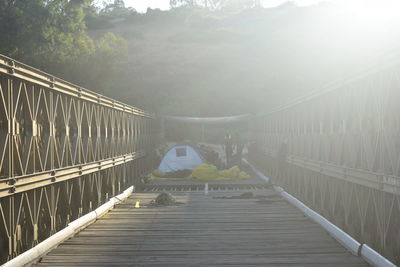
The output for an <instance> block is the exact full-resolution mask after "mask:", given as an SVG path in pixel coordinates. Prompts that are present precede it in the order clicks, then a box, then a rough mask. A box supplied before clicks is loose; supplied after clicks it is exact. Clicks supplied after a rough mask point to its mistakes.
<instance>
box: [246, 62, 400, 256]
mask: <svg viewBox="0 0 400 267" xmlns="http://www.w3.org/2000/svg"><path fill="white" fill-rule="evenodd" d="M399 100H400V68H399V65H392V66H391V67H389V68H385V69H381V70H379V71H377V72H369V73H368V75H360V76H359V77H357V78H354V79H351V80H348V81H345V82H342V83H337V84H336V85H334V86H332V87H331V88H330V89H329V90H325V91H324V92H323V93H320V94H317V95H314V96H312V97H308V98H305V99H303V100H301V101H297V102H296V103H294V104H292V105H287V106H285V107H283V108H280V109H277V110H276V111H274V112H271V113H269V114H266V115H263V116H258V117H256V118H255V119H254V120H253V122H252V123H251V131H250V132H252V133H253V140H254V141H255V142H256V143H255V145H253V150H252V160H253V161H254V162H257V163H258V166H259V167H260V168H263V169H264V171H265V172H266V173H267V174H268V175H269V176H271V178H272V179H273V181H274V183H276V184H278V185H281V186H283V187H284V188H285V189H286V190H287V191H288V192H290V193H291V194H293V195H294V196H296V197H297V198H298V199H300V200H301V201H303V202H304V203H305V204H306V205H308V206H309V207H311V208H313V209H314V210H316V211H317V212H319V213H320V214H322V215H323V216H325V217H327V218H328V219H329V220H330V221H332V222H333V223H335V224H336V225H337V226H339V227H340V228H342V229H344V230H345V231H346V232H348V233H349V234H351V235H352V236H353V237H355V238H356V239H357V240H358V241H360V242H361V243H367V244H368V245H370V246H371V247H373V248H374V249H376V250H377V251H379V252H380V253H381V254H382V255H384V256H386V257H387V258H389V259H391V260H393V261H395V262H396V263H400V231H399V230H398V225H399V221H400V102H399ZM257 157H258V158H257Z"/></svg>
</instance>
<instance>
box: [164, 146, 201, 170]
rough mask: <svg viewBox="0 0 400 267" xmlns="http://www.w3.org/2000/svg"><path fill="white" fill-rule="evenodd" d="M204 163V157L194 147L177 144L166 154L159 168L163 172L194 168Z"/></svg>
mask: <svg viewBox="0 0 400 267" xmlns="http://www.w3.org/2000/svg"><path fill="white" fill-rule="evenodd" d="M202 163H204V161H203V159H202V157H201V156H200V154H199V153H197V151H196V150H195V149H194V148H193V147H191V146H189V145H176V146H174V147H172V148H171V149H170V150H168V152H167V153H166V154H165V155H164V157H163V159H162V160H161V163H160V166H159V167H158V170H159V171H162V172H174V171H179V170H193V169H194V168H195V167H196V166H197V165H199V164H202Z"/></svg>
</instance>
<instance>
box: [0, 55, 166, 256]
mask: <svg viewBox="0 0 400 267" xmlns="http://www.w3.org/2000/svg"><path fill="white" fill-rule="evenodd" d="M158 131H159V125H158V122H157V120H156V119H155V118H154V116H153V115H152V114H150V113H148V112H145V111H143V110H140V109H137V108H135V107H131V106H129V105H125V104H123V103H120V102H118V101H115V100H113V99H110V98H107V97H104V96H101V95H99V94H96V93H93V92H91V91H89V90H86V89H83V88H81V87H79V86H76V85H74V84H71V83H69V82H66V81H63V80H61V79H59V78H56V77H54V76H52V75H49V74H47V73H44V72H42V71H39V70H37V69H34V68H32V67H29V66H27V65H25V64H22V63H20V62H17V61H15V60H13V59H11V58H8V57H5V56H2V55H0V263H1V262H5V261H7V260H9V259H11V258H13V257H15V256H17V255H18V254H20V253H21V252H23V251H25V250H27V249H29V248H31V247H32V246H34V245H36V244H37V243H38V242H40V241H42V240H44V239H46V238H47V237H49V236H50V235H52V234H54V233H55V232H57V231H59V230H60V229H62V228H64V227H65V226H66V225H67V224H68V223H69V222H70V221H72V220H74V219H76V218H78V217H80V216H82V215H83V214H85V213H87V212H89V211H91V210H93V209H95V208H96V207H98V206H99V205H101V204H102V203H104V202H105V201H107V200H108V199H109V198H111V197H113V196H114V195H116V194H117V193H119V192H121V191H123V190H124V189H125V188H127V187H128V186H129V185H132V184H135V183H138V182H140V181H139V180H138V179H140V177H141V176H142V175H143V174H144V173H145V172H147V171H148V170H149V168H150V167H151V164H152V163H153V160H152V159H153V158H152V157H153V156H154V155H153V154H154V153H153V152H154V149H155V146H156V145H157V140H158V137H159V133H158Z"/></svg>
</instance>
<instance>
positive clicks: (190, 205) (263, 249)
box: [37, 189, 367, 266]
mask: <svg viewBox="0 0 400 267" xmlns="http://www.w3.org/2000/svg"><path fill="white" fill-rule="evenodd" d="M241 193H243V191H226V192H223V191H211V192H210V193H209V195H207V196H206V195H204V192H196V191H195V192H172V194H173V196H174V197H175V198H176V200H177V201H178V202H181V204H178V205H172V206H161V207H160V206H158V207H154V206H148V204H149V202H150V201H151V200H152V199H154V198H155V197H156V196H157V194H158V193H153V192H150V193H135V194H133V195H132V196H131V197H130V198H129V199H128V200H127V201H126V202H125V203H123V204H120V205H118V206H117V207H116V208H115V209H114V210H112V211H111V212H110V213H108V214H107V215H106V216H104V217H103V218H101V219H100V220H98V221H97V222H96V223H94V224H92V225H91V226H89V227H88V228H87V229H85V230H83V231H82V232H80V233H79V234H78V235H76V236H75V237H73V238H71V239H70V240H67V241H66V242H64V243H63V244H61V245H60V246H59V247H57V248H56V249H54V250H53V251H51V252H50V253H49V254H48V255H47V256H45V257H44V258H42V259H41V261H40V262H39V263H38V264H37V266H255V265H258V266H289V265H290V266H292V265H296V266H367V264H366V263H365V262H364V261H363V260H362V259H360V258H359V257H356V256H353V255H351V254H350V253H349V252H347V251H346V249H345V248H343V247H342V246H341V245H340V244H339V243H338V242H336V241H335V240H334V239H333V238H331V237H330V236H329V235H328V234H327V232H325V231H324V230H323V229H322V228H321V227H320V226H319V225H317V224H316V223H314V222H312V221H311V220H309V219H308V218H307V217H305V216H304V215H303V214H302V213H301V212H300V211H298V210H297V209H296V208H295V207H293V206H292V205H290V204H289V203H287V202H286V201H284V199H283V198H281V197H280V196H279V195H276V194H275V193H274V192H273V190H271V189H263V190H258V191H254V194H255V195H263V196H267V197H265V198H264V199H257V198H252V199H229V198H218V197H227V196H239V195H240V194H241ZM136 200H140V201H141V208H139V209H135V208H134V203H135V201H136Z"/></svg>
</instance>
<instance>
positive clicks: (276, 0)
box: [124, 0, 322, 12]
mask: <svg viewBox="0 0 400 267" xmlns="http://www.w3.org/2000/svg"><path fill="white" fill-rule="evenodd" d="M287 1H288V0H263V1H262V2H263V6H264V7H273V6H277V5H280V4H282V3H284V2H287ZM321 1H322V0H294V1H292V2H296V3H297V4H298V5H310V4H315V3H318V2H321ZM124 2H125V6H127V7H133V8H134V9H136V10H137V11H138V12H146V10H147V8H148V7H150V8H159V9H162V10H166V9H168V8H169V0H125V1H124Z"/></svg>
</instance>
